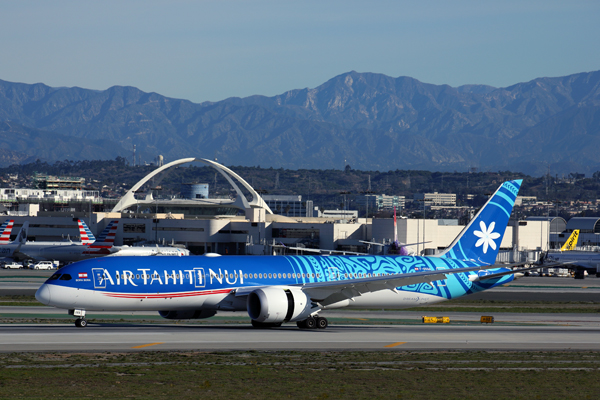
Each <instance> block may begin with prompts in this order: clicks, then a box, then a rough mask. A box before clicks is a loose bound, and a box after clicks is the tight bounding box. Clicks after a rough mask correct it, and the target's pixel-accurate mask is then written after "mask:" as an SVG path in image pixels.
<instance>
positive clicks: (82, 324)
mask: <svg viewBox="0 0 600 400" xmlns="http://www.w3.org/2000/svg"><path fill="white" fill-rule="evenodd" d="M75 326H76V327H78V328H85V327H86V326H87V321H86V320H85V319H83V318H77V319H76V320H75Z"/></svg>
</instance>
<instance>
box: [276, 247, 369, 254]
mask: <svg viewBox="0 0 600 400" xmlns="http://www.w3.org/2000/svg"><path fill="white" fill-rule="evenodd" d="M271 247H277V248H281V249H288V250H298V251H307V252H309V253H319V254H323V252H327V253H329V254H334V253H335V254H354V255H358V256H368V255H369V254H367V253H358V252H356V251H346V250H329V249H312V248H308V247H291V246H286V245H283V244H281V245H278V244H275V245H271Z"/></svg>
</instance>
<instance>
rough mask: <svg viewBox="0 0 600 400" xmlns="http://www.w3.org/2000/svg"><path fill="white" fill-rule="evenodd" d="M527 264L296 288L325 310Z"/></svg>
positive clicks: (241, 292) (247, 290) (242, 292)
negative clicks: (372, 295) (459, 276)
mask: <svg viewBox="0 0 600 400" xmlns="http://www.w3.org/2000/svg"><path fill="white" fill-rule="evenodd" d="M525 264H528V263H526V262H520V263H514V264H495V265H487V266H477V267H466V268H447V269H438V270H432V271H419V272H411V273H406V274H392V275H385V276H375V277H368V278H356V279H344V280H340V281H329V282H312V283H306V284H304V285H293V286H301V288H302V291H304V292H305V293H307V294H308V295H309V296H310V297H311V299H313V301H316V302H318V303H319V304H320V305H321V306H323V307H324V306H327V305H330V304H334V303H337V302H339V301H343V300H348V299H350V300H352V299H353V298H354V297H358V296H361V295H362V294H363V293H370V292H377V291H380V290H392V291H396V288H397V287H401V286H408V285H414V284H417V283H431V282H435V281H440V280H444V279H446V278H447V277H448V275H451V274H458V273H462V272H476V271H485V270H488V269H496V268H511V267H515V266H522V265H525ZM536 268H545V266H538V267H536ZM532 269H534V268H532ZM514 273H515V271H505V272H502V273H499V274H489V275H487V276H491V275H494V276H493V277H494V278H496V277H500V276H503V275H509V274H514ZM500 274H501V275H500ZM486 279H492V278H486ZM257 288H258V287H252V286H250V287H245V288H240V289H236V291H235V295H236V296H247V295H248V294H250V293H251V292H252V291H254V290H256V289H257Z"/></svg>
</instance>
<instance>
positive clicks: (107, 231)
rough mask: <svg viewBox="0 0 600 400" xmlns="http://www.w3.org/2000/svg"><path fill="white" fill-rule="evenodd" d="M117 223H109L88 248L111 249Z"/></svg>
mask: <svg viewBox="0 0 600 400" xmlns="http://www.w3.org/2000/svg"><path fill="white" fill-rule="evenodd" d="M118 225H119V221H110V223H109V224H108V225H107V226H106V228H104V230H103V231H102V233H101V234H100V236H99V237H98V239H96V241H94V242H93V243H92V244H90V248H111V247H113V246H114V244H115V236H116V235H117V226H118Z"/></svg>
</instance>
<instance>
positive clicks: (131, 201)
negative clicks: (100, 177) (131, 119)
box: [112, 158, 273, 214]
mask: <svg viewBox="0 0 600 400" xmlns="http://www.w3.org/2000/svg"><path fill="white" fill-rule="evenodd" d="M194 161H197V162H201V163H203V164H206V165H208V166H209V167H213V168H214V169H216V170H217V171H219V173H220V174H221V175H223V176H224V177H225V179H227V182H229V184H230V185H231V186H232V187H233V188H234V189H235V191H236V192H237V198H236V199H235V202H234V203H233V204H234V205H237V206H238V207H240V208H242V209H245V210H248V209H250V208H263V209H264V210H265V211H266V212H267V213H269V214H273V212H272V211H271V209H270V208H269V206H268V205H267V203H265V201H264V200H263V199H262V197H260V196H259V195H258V193H256V191H255V190H254V188H253V187H252V186H250V185H249V184H248V182H246V181H245V180H244V179H242V177H241V176H239V175H238V174H236V173H235V172H233V171H232V170H230V169H229V168H227V167H226V166H224V165H221V164H219V163H217V162H215V161H211V160H207V159H205V158H182V159H181V160H176V161H172V162H170V163H168V164H165V165H163V166H162V167H159V168H157V169H155V170H154V171H152V172H151V173H149V174H148V175H146V176H145V177H144V178H143V179H142V180H140V181H139V182H138V183H136V184H135V185H133V187H132V188H131V189H129V191H128V192H127V193H125V195H124V196H123V197H121V200H119V202H118V203H117V205H116V206H115V207H114V208H113V209H112V212H122V211H123V210H125V209H126V208H127V207H131V206H132V205H135V204H137V203H138V201H137V199H136V198H135V195H134V193H135V192H136V191H138V190H139V189H140V188H141V187H142V186H144V184H145V183H146V182H148V181H149V180H150V179H152V178H153V177H154V176H155V175H157V174H159V173H161V172H162V171H164V170H166V169H169V168H171V167H174V166H176V165H181V164H187V163H191V162H194ZM232 178H235V179H236V180H237V181H238V182H239V183H240V184H241V185H242V186H243V187H245V188H246V189H247V190H248V191H249V192H250V194H251V195H252V200H250V201H248V199H246V196H245V195H244V193H243V192H242V191H241V190H240V188H239V186H238V185H237V184H236V183H235V182H234V181H233V179H232Z"/></svg>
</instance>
